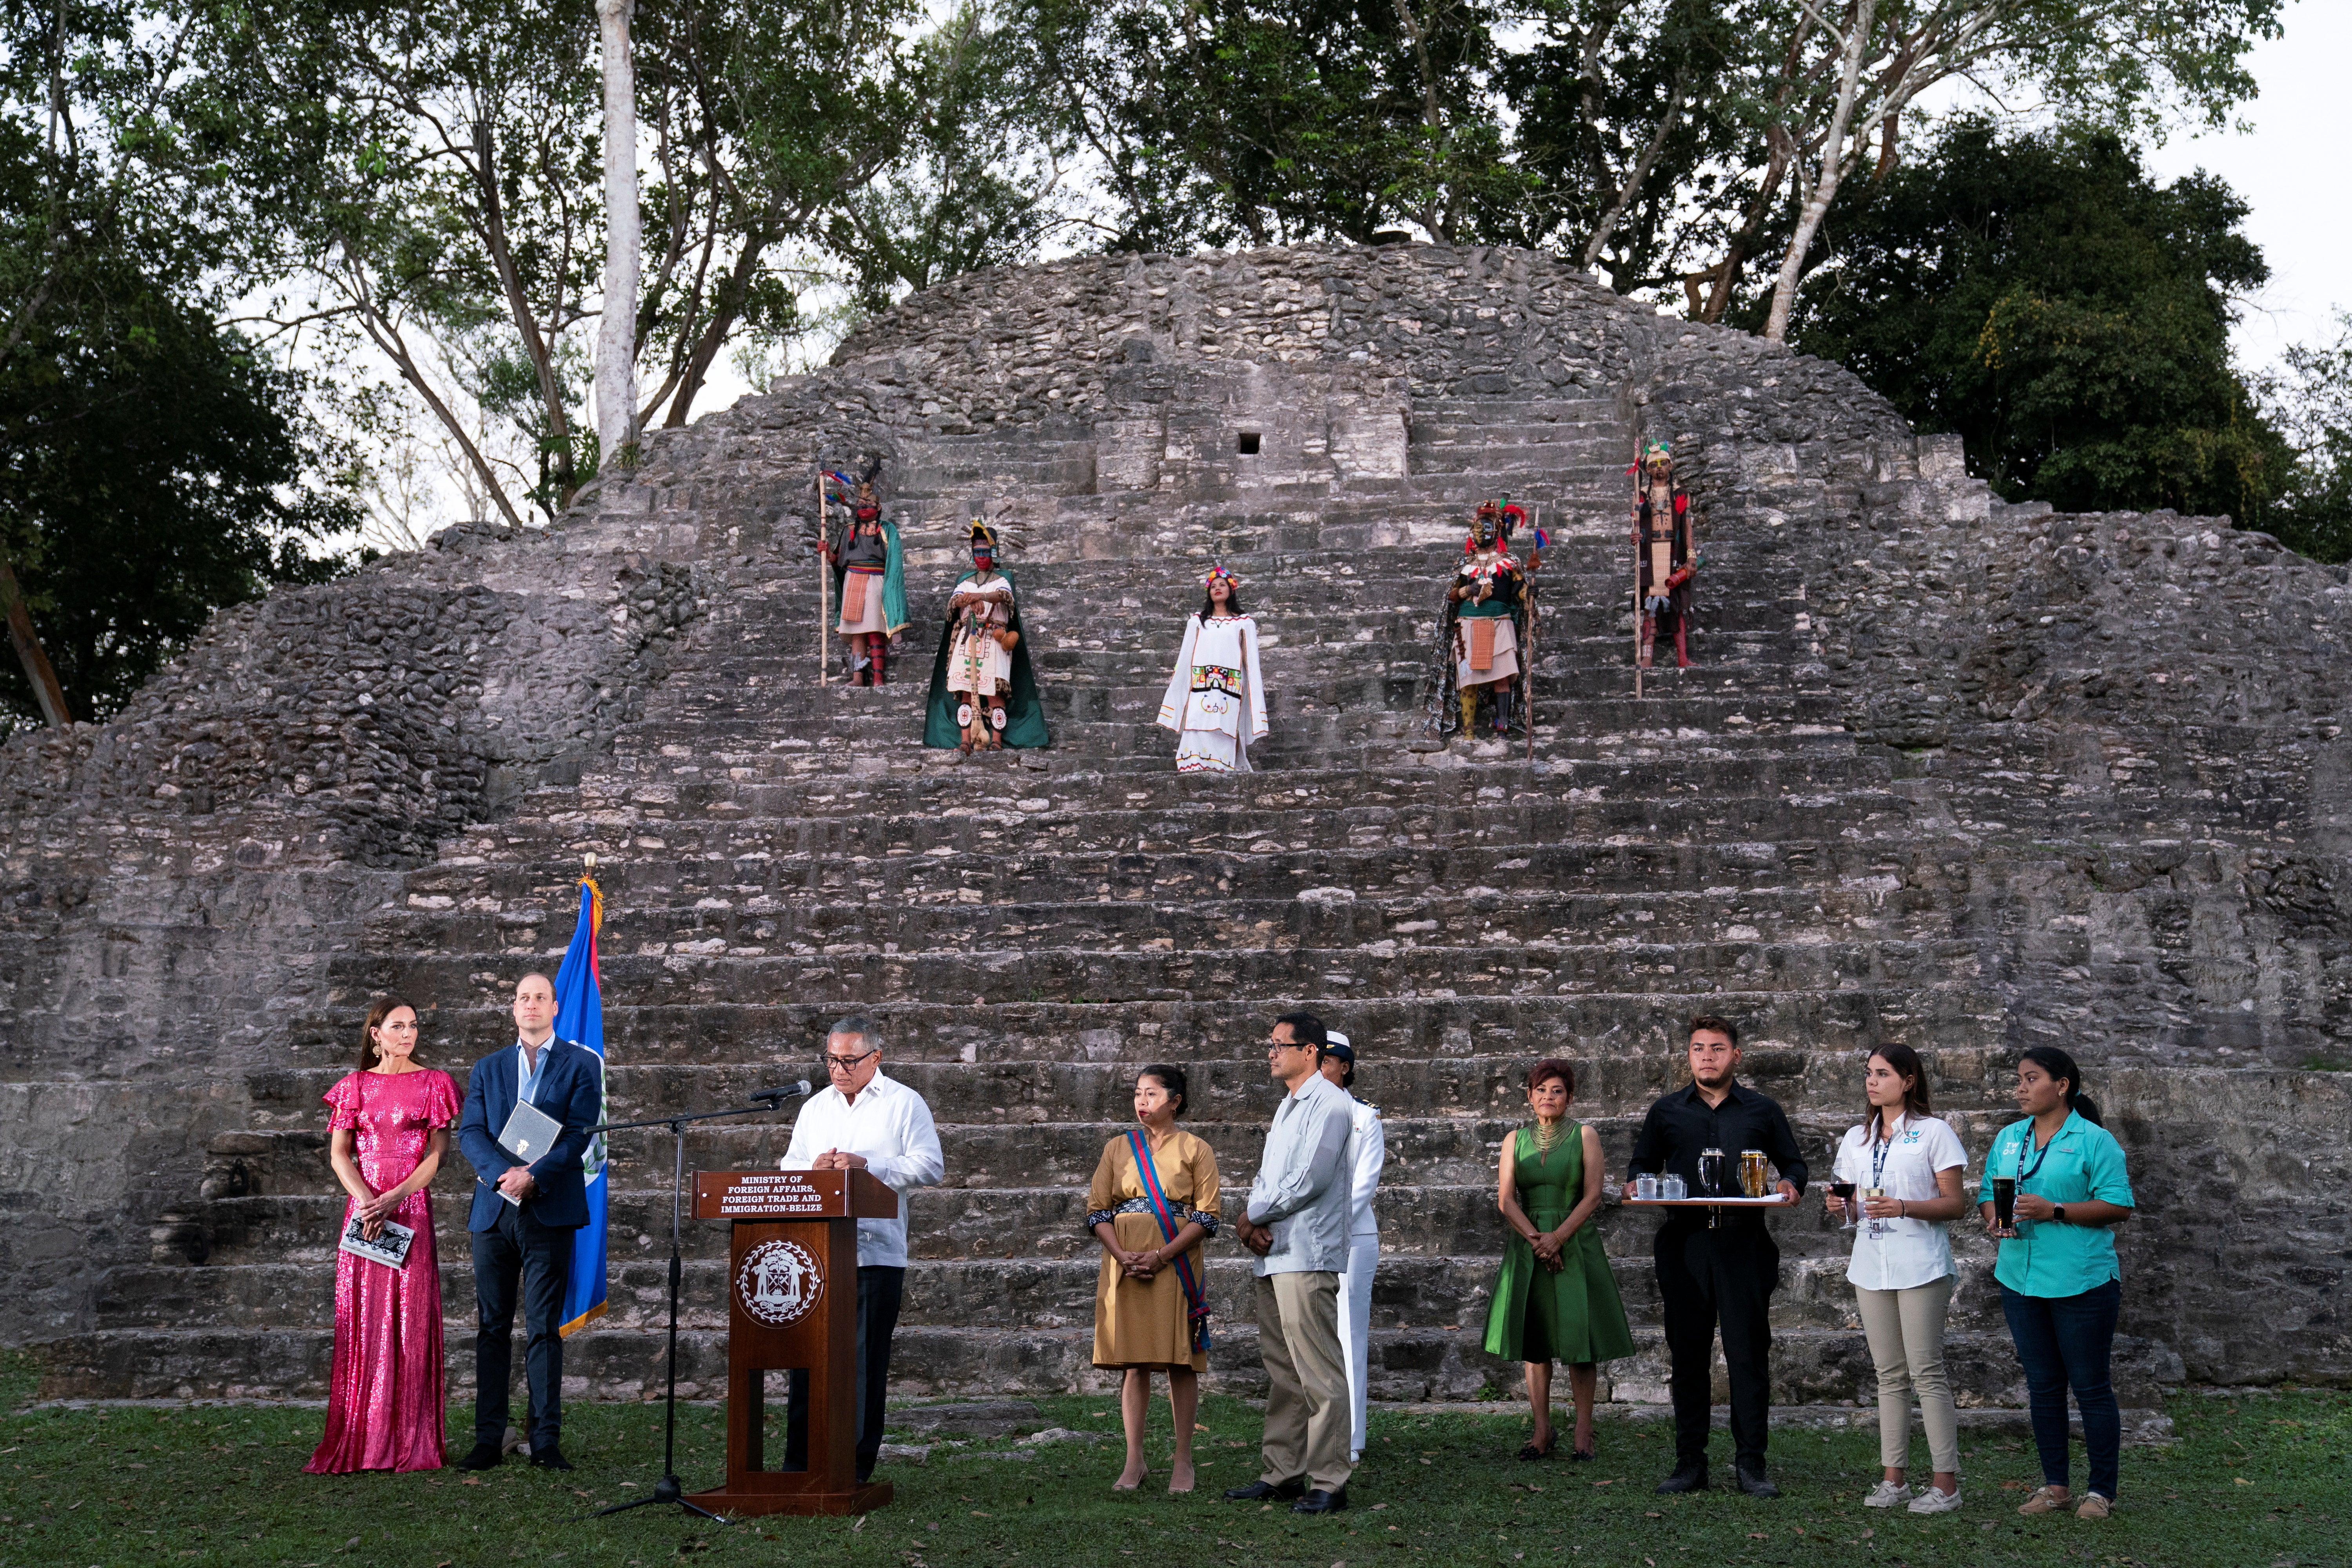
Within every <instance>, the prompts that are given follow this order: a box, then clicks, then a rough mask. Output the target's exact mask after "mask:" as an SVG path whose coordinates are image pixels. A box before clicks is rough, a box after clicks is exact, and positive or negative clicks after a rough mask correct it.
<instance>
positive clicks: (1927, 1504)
mask: <svg viewBox="0 0 2352 1568" xmlns="http://www.w3.org/2000/svg"><path fill="white" fill-rule="evenodd" d="M1863 1089H1864V1094H1865V1095H1866V1096H1867V1097H1868V1099H1869V1100H1870V1120H1869V1121H1865V1122H1864V1123H1863V1124H1862V1125H1861V1126H1859V1127H1856V1128H1854V1129H1853V1130H1852V1131H1849V1132H1847V1133H1846V1135H1845V1137H1844V1138H1843V1140H1842V1141H1840V1142H1839V1144H1838V1152H1837V1160H1836V1162H1835V1163H1834V1164H1833V1165H1832V1167H1831V1180H1832V1186H1831V1190H1830V1197H1829V1206H1830V1212H1831V1213H1832V1215H1836V1216H1837V1217H1838V1218H1839V1219H1841V1220H1843V1219H1844V1218H1845V1217H1846V1214H1847V1211H1848V1204H1847V1201H1846V1200H1844V1199H1842V1198H1841V1197H1840V1196H1839V1193H1840V1190H1841V1189H1843V1190H1844V1191H1846V1192H1849V1193H1852V1194H1853V1200H1852V1208H1853V1213H1854V1215H1855V1217H1856V1224H1855V1228H1854V1231H1853V1262H1852V1263H1851V1264H1849V1265H1848V1266H1847V1268H1846V1275H1845V1277H1846V1279H1849V1280H1851V1281H1852V1282H1853V1293H1854V1298H1855V1300H1856V1301H1857V1302H1858V1303H1859V1305H1860V1307H1861V1311H1862V1330H1863V1333H1864V1335H1865V1336H1866V1337H1867V1338H1868V1339H1869V1341H1870V1359H1871V1362H1872V1363H1873V1364H1874V1366H1876V1368H1877V1370H1878V1458H1879V1462H1880V1463H1881V1464H1882V1465H1884V1466H1885V1479H1882V1480H1881V1481H1880V1482H1879V1483H1878V1485H1877V1487H1876V1488H1875V1489H1874V1490H1873V1491H1872V1492H1871V1494H1870V1495H1869V1496H1868V1497H1866V1498H1864V1499H1863V1501H1864V1503H1865V1504H1867V1505H1868V1506H1870V1507H1872V1508H1893V1507H1894V1506H1895V1504H1897V1503H1900V1502H1905V1501H1906V1500H1907V1501H1908V1503H1909V1505H1910V1509H1911V1511H1912V1512H1913V1513H1949V1512H1951V1511H1952V1510H1954V1509H1957V1508H1958V1507H1959V1506H1960V1475H1959V1471H1960V1423H1959V1415H1958V1411H1957V1410H1955V1408H1954V1407H1953V1404H1952V1385H1951V1381H1950V1379H1949V1378H1948V1377H1947V1376H1946V1375H1945V1373H1944V1314H1945V1312H1946V1311H1947V1310H1948V1309H1949V1308H1950V1306H1951V1304H1952V1287H1953V1286H1954V1285H1955V1284H1956V1283H1957V1282H1958V1270H1957V1269H1956V1268H1954V1267H1953V1264H1952V1235H1951V1222H1952V1221H1953V1220H1955V1219H1958V1217H1959V1216H1960V1215H1962V1214H1963V1213H1965V1212H1966V1211H1967V1207H1968V1200H1967V1198H1966V1197H1965V1196H1963V1195H1962V1194H1961V1192H1960V1173H1961V1172H1962V1171H1963V1170H1964V1169H1966V1168H1967V1165H1968V1163H1969V1158H1968V1154H1967V1153H1966V1152H1964V1151H1963V1150H1962V1149H1961V1148H1960V1140H1959V1136H1958V1134H1957V1133H1955V1132H1954V1131H1952V1129H1951V1126H1950V1124H1949V1123H1948V1122H1944V1121H1938V1120H1937V1118H1936V1117H1934V1116H1933V1115H1931V1114H1929V1108H1928V1104H1927V1072H1926V1069H1925V1068H1922V1067H1921V1066H1920V1063H1919V1053H1918V1052H1916V1051H1915V1050H1913V1049H1912V1048H1911V1047H1908V1046H1881V1047H1879V1048H1878V1049H1876V1050H1874V1051H1873V1052H1872V1053H1871V1054H1870V1064H1869V1067H1868V1069H1867V1070H1866V1071H1865V1073H1864V1078H1863ZM1848 1184H1851V1185H1850V1186H1849V1185H1848ZM1873 1188H1875V1189H1877V1191H1878V1193H1879V1194H1880V1195H1879V1196H1876V1197H1870V1196H1867V1195H1865V1194H1868V1193H1869V1192H1870V1191H1871V1190H1872V1189H1873ZM1913 1394H1916V1395H1917V1396H1918V1399H1919V1418H1920V1420H1921V1421H1922V1422H1923V1423H1924V1424H1925V1425H1926V1426H1927V1453H1928V1457H1929V1458H1930V1459H1931V1460H1932V1462H1933V1463H1934V1465H1935V1468H1936V1470H1935V1484H1934V1485H1933V1486H1931V1487H1929V1488H1927V1489H1926V1490H1924V1491H1922V1492H1920V1493H1919V1494H1918V1495H1917V1496H1916V1497H1915V1496H1913V1495H1912V1492H1911V1488H1910V1487H1909V1485H1908V1484H1907V1478H1908V1476H1909V1474H1910V1469H1909V1467H1910V1459H1911V1399H1912V1395H1913Z"/></svg>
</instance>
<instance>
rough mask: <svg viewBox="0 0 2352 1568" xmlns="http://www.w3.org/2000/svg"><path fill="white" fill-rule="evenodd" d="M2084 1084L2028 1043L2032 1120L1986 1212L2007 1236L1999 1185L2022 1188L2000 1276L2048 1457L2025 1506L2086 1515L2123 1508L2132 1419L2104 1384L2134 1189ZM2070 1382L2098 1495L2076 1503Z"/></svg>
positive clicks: (2010, 1136) (2062, 1062) (2025, 1066)
mask: <svg viewBox="0 0 2352 1568" xmlns="http://www.w3.org/2000/svg"><path fill="white" fill-rule="evenodd" d="M2082 1083H2083V1074H2082V1070H2081V1069H2080V1068H2077V1067H2075V1065H2074V1058H2073V1057H2071V1056H2068V1055H2067V1054H2066V1053H2065V1052H2064V1051H2062V1050H2060V1049H2058V1048H2057V1047H2055V1046H2032V1047H2027V1049H2026V1051H2025V1053H2024V1055H2023V1057H2022V1058H2021V1060H2020V1061H2019V1062H2018V1064H2017V1108H2018V1109H2019V1110H2022V1111H2024V1112H2025V1114H2026V1118H2027V1119H2026V1120H2025V1121H2016V1122H2011V1124H2010V1125H2009V1126H2007V1127H2004V1128H2002V1129H2001V1130H2000V1134H1999V1135H1998V1136H1996V1137H1995V1138H1994V1139H1993V1141H1992V1147H1991V1148H1990V1150H1989V1151H1987V1152H1986V1154H1985V1163H1984V1174H1985V1185H1984V1202H1983V1204H1982V1205H1980V1206H1981V1208H1982V1212H1983V1215H1984V1222H1985V1228H1986V1229H1987V1230H1988V1231H1990V1232H1991V1233H1992V1234H1993V1235H1995V1236H2002V1235H2003V1233H2002V1232H2001V1231H2000V1229H1999V1228H1998V1226H1997V1223H1996V1222H1995V1220H1994V1218H1993V1206H1992V1201H1991V1200H1992V1184H1993V1181H1994V1179H1995V1178H2003V1179H2007V1180H2012V1181H2014V1182H2016V1184H2017V1200H2016V1221H2017V1223H2016V1226H2015V1227H2014V1230H2013V1233H2011V1234H2009V1235H2007V1236H2006V1237H2004V1239H2003V1240H2002V1241H2001V1244H2000V1261H1999V1262H1997V1263H1996V1264H1995V1265H1994V1266H1993V1278H1994V1279H1998V1280H1999V1281H2000V1304H2001V1310H2002V1312H2003V1313H2004V1314H2005V1315H2006V1316H2007V1317H2008V1319H2009V1334H2010V1338H2011V1340H2012V1341H2013V1342H2015V1343H2016V1345H2017V1359H2018V1360H2019V1361H2020V1362H2021V1363H2023V1365H2024V1368H2025V1387H2026V1394H2027V1398H2028V1403H2029V1404H2030V1405H2031V1406H2032V1415H2033V1446H2034V1447H2035V1448H2036V1449H2038V1450H2039V1451H2040V1453H2041V1456H2042V1486H2041V1487H2040V1489H2037V1490H2036V1491H2035V1492H2034V1494H2033V1495H2032V1497H2030V1498H2028V1499H2027V1500H2025V1504H2024V1506H2023V1507H2021V1508H2020V1509H2019V1510H2018V1511H2019V1512H2020V1513H2055V1512H2057V1511H2058V1510H2061V1509H2068V1510H2072V1511H2073V1512H2074V1515H2075V1516H2076V1517H2077V1518H2080V1519H2105V1518H2106V1517H2107V1515H2108V1514H2109V1513H2110V1512H2112V1511H2113V1510H2114V1509H2115V1500H2116V1468H2117V1463H2118V1459H2119V1457H2120V1454H2121V1451H2122V1447H2123V1415H2122V1412H2121V1411H2119V1410H2118V1409H2117V1408H2116V1391H2115V1385H2114V1384H2111V1383H2110V1382H2109V1381H2108V1379H2107V1360H2108V1352H2109V1351H2110V1349H2111V1348H2112V1347H2113V1345H2114V1343H2115V1338H2116V1312H2117V1310H2118V1309H2119V1308H2120V1307H2121V1305H2122V1302H2123V1294H2124V1288H2123V1277H2122V1272H2121V1270H2119V1269H2118V1268H2116V1237H2115V1229H2114V1227H2115V1226H2118V1225H2121V1224H2122V1223H2123V1222H2124V1221H2125V1220H2127V1219H2129V1218H2130V1217H2131V1213H2132V1193H2131V1182H2130V1180H2129V1179H2128V1178H2127V1177H2126V1175H2125V1173H2124V1150H2123V1145H2122V1144H2120V1143H2118V1142H2116V1140H2115V1135H2114V1134H2113V1133H2111V1132H2109V1131H2107V1130H2106V1129H2105V1127H2102V1126H2101V1125H2099V1112H2098V1110H2097V1108H2096V1107H2095V1106H2094V1105H2092V1103H2091V1101H2090V1100H2088V1099H2087V1098H2086V1097H2085V1096H2084V1094H2083V1092H2082ZM2070 1384H2071V1385H2072V1386H2073V1388H2074V1405H2075V1408H2077V1409H2078V1410H2080V1411H2081V1412H2082V1414H2083V1447H2084V1449H2085V1450H2086V1451H2087V1453H2088V1456H2089V1458H2090V1471H2091V1473H2090V1478H2089V1491H2088V1495H2087V1496H2085V1497H2084V1499H2083V1500H2082V1502H2081V1503H2080V1504H2079V1505H2077V1504H2076V1503H2075V1502H2074V1499H2073V1497H2072V1496H2071V1495H2070V1494H2069V1493H2068V1491H2067V1489H2066V1479H2067V1453H2066V1390H2067V1387H2068V1386H2069V1385H2070Z"/></svg>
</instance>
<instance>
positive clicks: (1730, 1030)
mask: <svg viewBox="0 0 2352 1568" xmlns="http://www.w3.org/2000/svg"><path fill="white" fill-rule="evenodd" d="M1701 1029H1708V1030H1712V1031H1714V1032H1715V1033H1716V1034H1718V1035H1721V1036H1722V1037H1724V1038H1725V1039H1727V1040H1729V1041H1730V1042H1731V1048H1732V1049H1733V1050H1735V1051H1736V1050H1738V1048H1739V1026H1738V1025H1737V1024H1734V1023H1733V1022H1732V1021H1731V1020H1730V1019H1728V1018H1719V1017H1717V1016H1715V1015H1714V1014H1713V1013H1701V1014H1700V1015H1699V1016H1697V1017H1696V1018H1693V1019H1692V1020H1691V1021H1690V1023H1689V1024H1688V1025H1687V1026H1685V1027H1684V1029H1683V1037H1684V1038H1685V1039H1687V1038H1689V1037H1691V1036H1693V1035H1696V1034H1697V1033H1698V1032H1699V1031H1700V1030H1701Z"/></svg>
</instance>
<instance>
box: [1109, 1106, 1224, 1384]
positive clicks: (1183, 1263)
mask: <svg viewBox="0 0 2352 1568" xmlns="http://www.w3.org/2000/svg"><path fill="white" fill-rule="evenodd" d="M1127 1144H1128V1148H1129V1151H1130V1152H1132V1153H1133V1154H1134V1156H1135V1174H1136V1178H1137V1179H1138V1180H1139V1181H1140V1182H1142V1184H1143V1195H1144V1196H1145V1197H1146V1198H1148V1199H1149V1200H1150V1204H1151V1213H1152V1217H1154V1218H1155V1219H1157V1220H1159V1222H1160V1239H1161V1240H1162V1241H1173V1240H1175V1239H1176V1233H1177V1232H1178V1231H1180V1230H1181V1229H1182V1228H1183V1226H1181V1225H1179V1224H1178V1223H1177V1220H1176V1211H1175V1210H1174V1209H1173V1208H1171V1207H1170V1206H1169V1203H1168V1194H1167V1193H1166V1192H1165V1191H1163V1190H1162V1189H1161V1187H1160V1173H1159V1172H1158V1171H1157V1170H1155V1169H1153V1168H1152V1164H1151V1144H1150V1142H1149V1141H1148V1140H1146V1139H1145V1137H1144V1136H1143V1134H1142V1133H1140V1132H1130V1133H1129V1134H1128V1135H1127ZM1173 1261H1174V1263H1175V1265H1176V1282H1177V1283H1178V1284H1180V1285H1181V1286H1183V1287H1184V1301H1185V1306H1186V1308H1187V1311H1186V1317H1187V1318H1188V1319H1189V1321H1191V1323H1192V1348H1193V1349H1194V1350H1196V1351H1206V1350H1207V1349H1208V1348H1209V1293H1208V1290H1207V1289H1206V1288H1205V1287H1204V1286H1203V1285H1202V1282H1201V1277H1200V1275H1199V1274H1198V1273H1196V1272H1195V1271H1194V1270H1193V1268H1192V1263H1191V1262H1190V1261H1189V1260H1188V1259H1187V1258H1186V1257H1185V1255H1184V1254H1182V1253H1179V1254H1177V1255H1176V1257H1175V1258H1174V1259H1173Z"/></svg>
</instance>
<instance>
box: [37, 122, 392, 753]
mask: <svg viewBox="0 0 2352 1568" xmlns="http://www.w3.org/2000/svg"><path fill="white" fill-rule="evenodd" d="M71 178H72V170H71V168H70V167H68V166H63V165H61V163H53V162H52V161H51V160H49V159H47V156H46V155H45V153H43V152H42V150H41V148H40V146H39V144H38V142H37V141H36V140H35V138H34V136H33V135H32V133H31V132H28V131H27V130H26V129H25V128H24V127H23V126H22V125H21V124H19V123H12V122H7V121H0V286H5V295H6V299H7V302H8V305H9V310H10V319H9V323H8V324H9V329H10V332H9V339H8V341H6V342H5V352H0V548H5V551H6V552H7V555H8V557H9V559H10V560H11V561H12V562H13V563H15V566H16V573H17V575H18V578H19V580H20V581H21V583H22V584H23V585H24V589H25V592H26V597H27V600H28V602H29V603H30V605H31V607H32V611H33V616H34V620H35V623H36V627H37V631H38V632H39V635H40V637H41V639H42V642H43V644H44V646H45V647H46V649H47V653H48V656H49V658H50V661H51V662H52V663H53V664H54V665H55V666H56V667H57V671H58V679H59V681H60V683H61V684H62V685H63V687H64V689H65V694H66V700H67V704H68V708H69V709H70V710H71V711H72V713H73V714H74V716H75V717H76V718H78V719H92V718H103V717H105V716H106V715H107V714H109V713H110V712H112V711H113V710H116V709H117V708H119V707H121V705H122V703H123V702H124V700H127V699H128V698H129V697H130V695H131V692H133V691H134V690H136V689H137V688H138V686H139V684H140V683H141V682H142V681H143V680H145V679H147V677H148V676H150V675H151V674H152V673H153V672H154V671H155V670H156V669H157V668H160V667H161V666H162V665H163V662H164V661H165V660H166V659H168V658H170V657H171V656H172V655H173V652H175V651H176V650H177V649H178V648H179V647H181V645H183V644H184V643H185V642H186V641H187V640H188V638H190V637H193V636H194V635H195V633H196V632H197V631H198V630H200V629H201V628H202V627H203V626H204V624H205V619H206V617H207V616H210V615H211V614H212V612H213V611H215V609H218V608H220V607H222V606H224V605H234V604H237V603H240V602H241V601H244V600H247V599H250V598H253V597H255V596H256V595H259V594H261V593H263V592H265V591H266V590H267V589H268V587H269V586H270V585H271V584H277V583H289V582H292V583H304V582H317V581H320V580H321V579H323V578H324V577H326V576H330V575H332V574H335V573H337V572H340V571H341V570H344V569H346V568H347V567H348V565H349V564H350V562H349V560H348V559H347V558H345V557H341V556H318V555H314V554H313V553H312V552H311V551H310V543H311V542H315V541H319V540H321V539H323V538H325V537H326V536H328V535H329V534H331V533H334V532H337V531H342V530H346V529H349V528H351V527H352V526H353V525H354V524H355V522H356V521H357V514H356V510H355V509H354V508H353V506H352V503H351V502H350V500H348V499H346V498H344V497H341V496H339V495H334V494H331V493H328V492H326V491H323V490H321V489H317V488H315V487H314V486H313V485H312V484H311V483H310V480H311V479H312V476H313V475H314V474H315V473H316V471H317V469H318V467H319V464H320V457H321V454H320V450H319V449H318V447H317V444H316V442H315V440H314V437H313V436H312V433H311V432H310V427H309V425H308V421H307V416H305V414H304V413H303V410H302V402H301V392H302V388H301V384H300V383H299V380H298V379H297V378H296V377H294V376H293V375H291V374H288V373H286V372H284V371H282V370H279V369H277V368H275V367H273V366H272V365H270V364H269V363H267V362H266V361H264V360H262V359H261V358H259V357H258V356H257V354H256V353H255V352H254V350H253V348H252V346H251V345H250V344H249V343H247V342H246V341H245V340H244V339H242V338H241V337H239V336H238V335H237V334H236V333H235V332H234V331H227V330H226V329H224V328H222V327H221V326H219V325H218V324H217V322H216V321H215V314H214V310H213V309H212V307H213V303H214V302H213V301H211V300H208V299H206V298H205V297H204V296H203V294H202V293H201V292H200V291H199V289H197V288H196V287H195V286H194V284H193V283H192V282H191V281H189V279H188V273H189V270H190V267H189V253H188V252H187V251H185V250H184V249H182V248H180V247H177V246H175V244H174V243H173V237H172V236H171V235H170V234H169V233H168V232H163V233H159V232H157V231H156V230H154V229H152V227H150V226H146V225H143V224H142V223H140V222H138V221H135V220H134V219H133V218H132V217H131V216H130V215H128V214H127V213H126V212H125V211H124V210H123V208H122V206H121V204H120V202H119V201H117V200H116V199H115V193H114V192H112V191H111V190H110V189H109V188H107V187H105V186H100V185H98V184H94V183H93V184H86V185H85V186H83V187H81V188H79V189H78V188H76V187H75V186H73V185H72V184H70V183H68V184H67V185H66V186H65V193H64V195H55V194H53V193H54V192H55V191H56V189H57V182H58V179H64V180H66V181H68V182H70V180H71ZM37 712H38V710H37V707H36V705H35V703H34V700H33V694H32V690H31V689H30V687H29V686H28V685H27V684H26V679H25V676H24V672H23V670H22V669H21V668H19V666H18V664H17V662H16V658H14V656H13V655H10V656H7V657H5V658H0V726H5V725H11V724H13V723H14V722H16V721H23V720H25V719H26V718H30V717H33V716H36V715H37Z"/></svg>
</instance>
